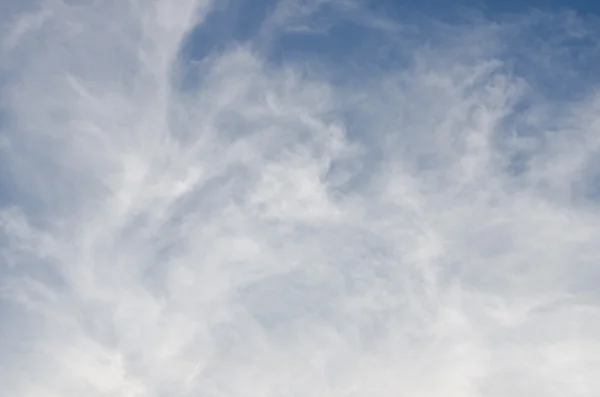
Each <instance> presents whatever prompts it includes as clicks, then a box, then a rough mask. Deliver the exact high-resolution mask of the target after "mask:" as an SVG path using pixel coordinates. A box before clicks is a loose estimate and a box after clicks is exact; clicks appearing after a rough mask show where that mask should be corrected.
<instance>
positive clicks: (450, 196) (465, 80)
mask: <svg viewBox="0 0 600 397" xmlns="http://www.w3.org/2000/svg"><path fill="white" fill-rule="evenodd" d="M313 3H314V4H313ZM313 3H310V4H313V5H315V7H316V5H318V4H321V3H323V2H313ZM286 4H287V3H286ZM298 4H299V3H298ZM303 4H304V3H303ZM336 4H337V3H336ZM338 5H339V4H338ZM288 6H289V4H288ZM32 7H33V5H32ZM36 7H38V8H36V9H35V10H34V9H33V8H32V11H31V14H27V15H25V14H24V15H23V16H22V17H19V18H21V19H17V20H14V21H12V22H10V24H8V22H7V23H6V24H5V26H7V27H6V29H7V30H11V29H12V30H11V32H10V33H9V34H8V35H7V36H6V37H8V39H7V41H6V42H5V44H4V47H3V51H4V52H3V55H2V57H1V58H0V59H2V65H1V66H2V84H3V86H2V106H3V109H2V111H3V115H6V117H3V120H2V121H3V123H2V128H3V130H2V133H3V135H4V141H5V142H6V144H5V145H3V146H2V147H1V150H2V157H3V158H4V159H6V160H3V161H5V162H6V164H7V165H8V166H9V168H8V169H6V170H3V171H2V172H1V174H2V175H1V178H0V183H2V185H0V187H1V188H2V189H1V190H5V189H4V186H3V185H6V186H7V187H8V186H10V188H11V189H12V190H13V191H12V192H11V194H10V197H11V198H12V202H10V203H9V205H6V206H5V207H4V208H3V209H2V212H1V216H0V230H1V231H2V234H1V235H0V248H1V251H0V254H1V256H0V271H1V273H0V282H1V283H0V284H1V288H0V294H1V296H2V300H1V301H0V302H1V303H0V332H1V333H2V335H3V338H2V341H1V342H0V383H1V384H2V385H3V390H5V392H6V394H7V395H12V396H23V397H34V396H61V397H62V396H64V397H69V396H80V395H87V396H130V397H134V396H135V397H138V396H170V395H178V396H188V395H189V396H196V395H206V396H245V395H253V396H282V395H283V396H286V395H289V396H291V395H294V396H309V395H310V396H313V395H320V396H397V395H403V396H411V397H418V396H428V397H431V396H455V395H456V396H505V395H529V396H544V397H546V396H563V395H573V396H595V395H596V394H597V393H598V392H599V391H600V383H599V382H598V381H597V380H596V377H595V376H594V375H595V371H597V369H598V365H599V361H598V358H597V357H598V356H599V355H598V354H599V353H600V351H599V350H600V340H599V339H598V336H597V335H599V333H598V331H600V317H599V315H600V313H599V309H598V302H599V299H600V296H599V295H598V293H597V291H596V289H597V288H596V285H595V284H596V283H595V281H596V280H598V277H600V265H599V261H600V245H599V244H598V243H597V242H598V241H600V222H599V220H600V219H599V215H598V204H597V197H594V196H593V194H592V193H590V192H593V191H594V189H595V188H594V186H593V184H594V183H597V181H596V182H594V180H593V178H594V175H597V172H598V170H597V169H595V168H594V167H597V164H594V158H595V155H596V154H597V152H598V143H599V140H598V136H599V135H598V123H599V121H598V120H599V119H598V116H597V115H598V114H599V113H598V111H597V108H598V103H599V102H598V96H597V94H596V93H594V90H590V92H589V93H587V94H586V95H584V96H582V98H579V99H577V100H576V99H573V100H564V101H560V102H555V101H554V99H553V98H551V97H545V96H544V94H543V93H542V92H541V88H540V87H539V85H538V84H537V83H535V82H533V81H530V79H529V78H528V77H527V76H526V74H522V73H520V72H519V70H518V68H512V67H511V62H514V59H515V58H514V57H515V55H514V54H512V55H511V53H510V51H505V49H506V48H509V49H510V48H511V45H513V43H515V42H516V40H515V39H514V37H512V36H511V35H518V34H519V32H520V31H522V27H523V26H525V25H527V23H529V22H530V18H532V17H527V16H525V17H523V18H521V19H519V20H518V21H516V22H515V21H512V22H511V21H504V22H500V23H492V22H486V21H479V22H478V23H477V24H473V25H470V26H467V25H462V26H450V25H447V26H441V25H440V26H438V27H437V28H436V29H439V32H443V34H437V33H436V32H433V31H432V32H420V33H418V34H416V36H411V37H408V36H404V34H405V33H394V34H395V35H397V36H393V37H392V36H390V42H393V43H395V44H397V45H400V46H403V47H402V49H401V51H404V52H406V53H410V54H411V55H410V59H411V62H409V64H408V65H404V66H402V67H400V66H398V67H394V66H393V64H389V65H369V62H365V61H363V62H364V63H365V65H367V67H365V68H364V69H359V70H361V71H362V70H368V71H369V73H367V72H364V74H362V75H360V76H359V77H360V78H357V79H353V80H352V79H346V80H343V81H344V84H339V83H337V82H335V81H331V76H334V75H336V72H334V71H332V70H325V69H326V68H327V67H331V66H329V65H327V64H326V63H323V64H320V65H318V67H317V66H315V67H314V68H312V67H311V64H310V63H309V61H307V62H306V63H304V64H300V63H296V62H292V61H289V62H283V63H279V64H277V63H272V62H269V60H268V57H267V56H266V55H265V54H263V53H261V52H259V51H258V50H256V48H254V47H253V46H252V45H251V44H249V45H245V46H237V47H230V48H229V49H228V50H227V51H224V52H221V53H218V54H216V53H215V54H211V55H210V56H208V57H207V58H206V59H205V60H203V61H202V62H201V63H199V64H198V65H197V68H198V69H197V73H198V76H196V77H197V81H198V83H197V84H191V83H190V84H189V85H185V84H183V87H182V82H181V81H185V78H184V77H185V76H184V77H182V76H178V75H177V73H180V72H181V68H180V66H181V63H182V62H186V60H185V59H182V55H181V53H180V49H181V45H182V42H183V41H184V40H185V39H186V37H187V36H186V35H187V34H188V33H189V31H190V29H192V28H193V26H194V25H195V24H198V23H201V21H202V19H203V18H204V16H205V15H206V13H207V12H209V10H210V5H209V4H208V3H205V2H194V1H177V2H175V1H167V0H163V1H159V0H156V1H143V2H142V1H129V2H117V1H114V2H97V1H89V2H85V3H82V4H78V5H73V4H68V3H65V2H58V1H53V2H52V1H51V2H42V3H41V4H40V5H39V6H36ZM307 7H308V6H307V5H306V4H304V5H303V6H301V7H300V8H301V9H302V10H304V11H302V15H301V16H302V18H308V19H310V16H311V15H312V14H311V13H312V12H314V10H313V8H314V7H313V8H310V7H308V8H307ZM311 7H312V6H311ZM353 7H359V4H358V3H357V4H354V6H353ZM316 9H319V7H316ZM357 9H358V8H357ZM284 14H285V13H284ZM284 14H281V13H280V14H276V15H275V16H276V17H278V18H282V15H284ZM285 15H287V14H285ZM285 15H284V16H285ZM357 15H360V13H356V12H353V13H352V16H351V17H352V18H356V17H357ZM286 18H287V17H286ZM286 18H283V20H280V21H279V22H280V23H284V22H285V20H286ZM294 18H295V19H294V23H296V22H298V19H297V18H296V17H294ZM302 18H301V19H302ZM365 18H366V22H365V25H368V26H379V24H378V23H375V22H373V21H375V19H374V18H376V16H375V15H373V14H372V13H366V12H365ZM548 18H549V20H550V21H554V22H557V23H558V22H560V23H561V24H562V23H565V24H566V22H564V20H565V18H567V19H568V24H567V25H568V26H569V29H568V31H570V32H572V31H577V32H579V33H578V34H579V35H580V37H581V36H582V35H583V36H585V38H586V39H588V40H592V41H594V40H595V41H597V40H598V34H599V32H597V31H595V30H594V29H593V27H590V26H589V25H587V22H585V21H582V20H580V19H577V18H575V17H573V16H572V15H569V16H564V15H555V16H548ZM552 18H554V19H552ZM308 19H307V21H308ZM282 21H283V22H282ZM381 21H383V22H381V24H382V25H381V26H385V30H386V32H388V33H389V34H390V35H392V32H394V29H389V23H390V22H389V21H387V20H383V19H382V20H381ZM403 22H404V21H403ZM409 22H410V21H407V22H406V23H407V24H408V23H409ZM3 23H4V21H3ZM327 23H330V21H329V22H327ZM531 23H533V22H531ZM536 23H537V22H536ZM284 25H285V23H284ZM432 26H434V25H432ZM267 28H268V29H271V30H268V29H267V30H268V32H269V34H271V35H273V34H282V33H281V32H278V31H277V30H276V29H272V27H271V28H269V27H268V26H267ZM267 30H264V29H263V30H262V31H261V34H262V35H264V34H266V33H265V32H266V31H267ZM398 32H402V30H398ZM413 32H414V30H413ZM411 34H413V33H411ZM436 34H437V35H436ZM428 37H433V39H431V40H429V41H428V44H424V42H425V41H427V39H428ZM442 37H445V38H442ZM482 38H486V41H483V40H482ZM260 39H261V40H263V39H264V37H261V38H260ZM6 43H8V44H6ZM384 44H387V43H382V45H384ZM519 45H522V43H521V44H519ZM552 45H555V46H556V51H561V50H563V49H564V48H563V47H560V46H561V45H562V44H561V43H556V42H553V44H552ZM253 48H254V49H253ZM257 48H258V47H257ZM528 50H529V51H530V53H531V54H530V56H531V59H535V56H536V53H537V52H536V51H538V48H536V47H531V48H528ZM365 51H366V54H365V56H368V55H370V54H369V53H368V49H366V50H365ZM547 51H549V50H548V49H544V50H543V51H541V52H539V54H540V55H539V56H540V59H541V58H542V57H544V56H546V54H547ZM267 52H268V51H267ZM365 59H369V58H365ZM373 59H375V58H373ZM342 66H343V65H342ZM342 66H340V70H339V74H340V75H341V74H343V73H345V71H344V70H342V69H343V68H342ZM379 66H381V67H379ZM563 66H564V65H563V64H560V65H557V66H556V67H557V68H561V67H563ZM555 73H557V74H558V73H560V70H559V69H557V70H556V71H555ZM582 73H583V72H582ZM597 84H598V82H596V81H593V80H590V82H589V85H591V86H595V85H597ZM532 98H533V99H532ZM524 103H526V105H527V106H528V107H526V106H524ZM559 110H560V111H559ZM517 158H518V159H520V160H519V161H521V164H519V165H518V166H517V165H516V159H517ZM595 173H596V174H595ZM9 181H10V183H9ZM7 201H9V200H8V199H7Z"/></svg>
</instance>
